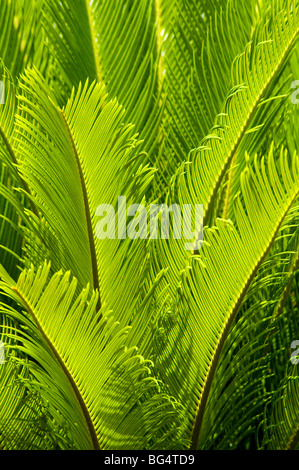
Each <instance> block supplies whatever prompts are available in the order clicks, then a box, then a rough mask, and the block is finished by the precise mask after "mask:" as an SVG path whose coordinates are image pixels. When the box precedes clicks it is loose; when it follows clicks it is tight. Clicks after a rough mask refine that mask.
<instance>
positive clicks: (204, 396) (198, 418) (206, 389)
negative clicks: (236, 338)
mask: <svg viewBox="0 0 299 470" xmlns="http://www.w3.org/2000/svg"><path fill="white" fill-rule="evenodd" d="M298 194H299V191H298V192H297V193H296V194H295V196H294V197H293V199H292V200H291V201H290V203H289V204H288V207H287V209H286V210H285V212H284V214H283V215H282V216H281V220H280V222H279V224H278V226H277V228H276V230H275V232H274V234H273V236H272V238H271V239H270V241H269V244H268V246H267V248H266V249H265V251H264V253H263V255H262V256H261V257H260V259H259V261H258V262H257V263H256V265H255V267H254V268H253V270H252V272H251V274H250V276H249V277H248V279H247V281H246V283H245V284H244V286H243V289H242V291H241V293H240V295H239V298H238V299H237V301H236V303H235V305H234V307H233V308H232V310H231V312H230V315H229V317H228V319H227V322H226V324H225V325H224V326H223V328H222V331H221V333H220V335H219V339H218V343H217V345H216V347H215V349H214V354H213V356H212V359H211V361H210V365H209V368H208V370H207V373H206V377H205V382H204V385H203V388H202V390H203V391H202V393H201V396H200V400H199V403H198V406H197V411H196V414H195V418H194V422H193V427H192V432H191V437H190V442H191V446H190V449H191V450H197V446H198V441H199V436H200V431H201V426H202V422H203V418H204V413H205V409H206V404H207V400H208V397H209V393H210V389H211V386H212V382H213V378H214V375H215V372H216V369H217V366H218V363H219V359H220V355H221V352H222V349H223V346H224V343H225V341H226V338H227V336H228V334H229V331H230V329H231V326H232V324H233V322H234V319H235V317H236V314H237V312H238V310H239V308H240V306H241V305H242V302H243V300H244V297H245V295H246V293H247V291H248V288H249V286H250V284H251V282H252V280H253V279H254V276H255V275H256V273H257V271H258V269H259V268H260V266H261V264H262V263H263V261H264V259H265V258H266V256H267V255H268V253H269V251H270V249H271V247H272V245H273V243H274V241H275V239H276V236H277V234H278V232H279V230H280V227H281V225H282V223H283V221H284V219H285V217H286V215H287V213H288V211H289V209H290V208H291V206H292V204H293V203H294V201H295V200H296V198H297V197H298Z"/></svg>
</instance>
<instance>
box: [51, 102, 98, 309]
mask: <svg viewBox="0 0 299 470" xmlns="http://www.w3.org/2000/svg"><path fill="white" fill-rule="evenodd" d="M59 111H60V115H61V117H62V121H63V123H64V126H65V128H66V130H67V133H68V136H69V140H70V143H71V147H72V149H73V153H74V157H75V161H76V165H77V169H78V172H79V178H80V185H81V189H82V194H83V203H84V212H85V218H86V225H87V235H88V241H89V250H90V259H91V268H92V276H93V288H94V290H95V291H98V292H99V301H98V305H97V309H98V310H100V308H101V296H100V282H99V273H98V263H97V254H96V247H95V241H94V236H93V228H92V220H91V213H90V207H89V200H88V192H87V187H86V184H85V178H84V172H83V169H82V166H81V161H80V157H79V154H78V151H77V148H76V144H75V142H74V139H73V135H72V132H71V129H70V127H69V124H68V122H67V119H66V117H65V115H64V112H63V111H62V110H60V109H59Z"/></svg>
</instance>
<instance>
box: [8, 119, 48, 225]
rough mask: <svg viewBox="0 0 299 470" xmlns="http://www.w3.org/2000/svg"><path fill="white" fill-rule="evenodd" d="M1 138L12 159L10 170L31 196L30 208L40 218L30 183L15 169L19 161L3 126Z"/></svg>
mask: <svg viewBox="0 0 299 470" xmlns="http://www.w3.org/2000/svg"><path fill="white" fill-rule="evenodd" d="M0 137H1V139H2V140H3V143H4V145H5V147H6V149H7V152H8V155H9V157H10V159H11V163H12V166H11V167H10V168H11V169H12V168H13V169H14V174H15V177H16V178H17V179H19V180H20V182H21V185H22V186H23V189H24V190H25V192H26V193H27V194H28V196H29V202H30V206H31V210H32V212H33V213H34V214H35V215H36V216H37V217H39V212H38V210H37V208H36V206H35V204H34V202H33V200H32V197H30V196H32V193H31V189H30V187H29V185H28V183H27V182H26V181H25V180H24V179H23V178H22V177H21V176H20V174H19V173H18V171H17V170H16V169H15V167H16V166H17V165H18V160H17V157H16V155H15V152H14V150H13V148H12V146H11V144H10V142H9V139H8V137H7V135H6V133H5V132H4V130H3V129H2V126H1V125H0Z"/></svg>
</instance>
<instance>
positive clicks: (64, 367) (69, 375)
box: [11, 286, 101, 450]
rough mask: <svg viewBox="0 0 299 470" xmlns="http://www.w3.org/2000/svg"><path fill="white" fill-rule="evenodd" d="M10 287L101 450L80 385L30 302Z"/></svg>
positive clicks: (94, 445)
mask: <svg viewBox="0 0 299 470" xmlns="http://www.w3.org/2000/svg"><path fill="white" fill-rule="evenodd" d="M11 289H12V290H13V291H14V292H15V293H16V294H17V296H18V297H19V298H20V300H21V302H22V304H23V305H24V307H25V308H26V310H27V311H28V313H29V315H30V316H31V317H32V319H33V321H34V323H35V325H36V326H37V328H38V330H39V332H40V334H41V335H42V337H43V338H44V340H45V341H46V343H47V345H48V346H49V348H50V350H51V352H52V353H53V355H54V357H55V359H56V360H57V362H58V364H59V366H60V367H61V369H62V371H63V373H64V375H65V376H66V378H67V380H68V382H69V384H70V386H71V388H72V390H73V393H74V395H75V397H76V400H77V402H78V405H79V407H80V409H81V412H82V414H83V417H84V421H85V423H86V426H87V429H88V432H89V435H90V439H91V442H92V445H93V448H94V450H101V448H100V444H99V440H98V436H97V432H96V429H95V426H94V424H93V420H92V417H91V414H90V411H89V408H88V405H87V404H86V402H85V400H84V396H83V394H82V393H81V391H80V387H79V386H78V385H77V383H76V379H75V378H74V377H73V375H72V372H71V371H70V370H69V369H68V367H67V365H66V364H65V362H64V360H63V359H62V357H61V355H60V354H59V351H58V350H57V348H56V347H55V344H54V343H53V342H52V341H51V340H50V338H49V336H48V335H47V334H46V332H45V331H44V328H43V326H42V324H41V323H40V321H39V320H38V318H37V316H36V315H35V313H34V311H33V308H32V306H31V305H30V303H29V302H28V301H27V300H26V299H25V298H24V297H23V295H22V294H21V292H19V290H18V287H17V286H13V287H11Z"/></svg>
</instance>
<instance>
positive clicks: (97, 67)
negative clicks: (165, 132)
mask: <svg viewBox="0 0 299 470" xmlns="http://www.w3.org/2000/svg"><path fill="white" fill-rule="evenodd" d="M85 5H86V11H87V17H88V23H89V29H90V37H91V43H92V52H93V58H94V66H95V72H96V77H97V81H98V82H99V83H101V82H103V72H102V69H101V64H100V58H99V53H98V48H97V42H96V32H95V29H94V24H93V17H92V11H91V6H90V1H89V0H85Z"/></svg>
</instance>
